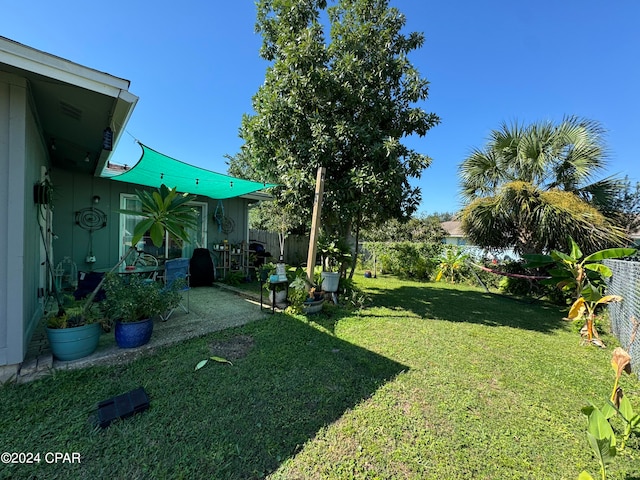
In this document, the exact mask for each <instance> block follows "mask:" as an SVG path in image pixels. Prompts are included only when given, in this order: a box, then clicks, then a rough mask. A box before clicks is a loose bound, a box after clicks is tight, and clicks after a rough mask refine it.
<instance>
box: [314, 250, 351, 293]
mask: <svg viewBox="0 0 640 480" xmlns="http://www.w3.org/2000/svg"><path fill="white" fill-rule="evenodd" d="M318 249H319V250H320V255H321V257H322V273H321V279H322V289H323V290H324V291H325V292H337V291H338V286H339V284H340V270H341V268H342V263H343V262H344V261H345V260H347V259H348V258H349V257H351V253H350V252H349V248H348V247H347V246H346V245H343V244H342V243H340V242H339V241H337V240H332V241H330V242H323V241H321V242H320V244H319V245H318Z"/></svg>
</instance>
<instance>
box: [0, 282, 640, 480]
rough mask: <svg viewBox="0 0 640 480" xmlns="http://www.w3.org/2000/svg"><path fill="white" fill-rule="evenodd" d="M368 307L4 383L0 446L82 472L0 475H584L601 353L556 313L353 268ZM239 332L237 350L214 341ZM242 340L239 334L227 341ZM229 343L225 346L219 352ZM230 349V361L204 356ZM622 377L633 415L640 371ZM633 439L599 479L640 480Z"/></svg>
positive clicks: (283, 319)
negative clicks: (108, 419)
mask: <svg viewBox="0 0 640 480" xmlns="http://www.w3.org/2000/svg"><path fill="white" fill-rule="evenodd" d="M358 283H359V285H360V286H361V287H362V288H364V289H366V290H367V291H368V292H369V293H370V294H371V296H372V297H373V299H374V303H375V305H374V306H373V307H371V308H369V309H367V310H364V311H362V312H359V313H357V312H356V313H353V312H347V311H345V310H342V309H339V308H328V309H326V314H323V315H321V316H314V317H310V318H309V319H310V320H311V321H310V322H309V321H307V320H305V319H304V317H291V316H287V315H284V314H276V315H274V316H272V317H271V316H270V317H269V318H267V319H266V320H265V321H262V322H256V323H253V324H250V325H248V326H246V327H243V328H238V329H233V330H228V331H224V332H220V333H218V334H215V335H210V336H206V337H202V338H199V339H196V340H192V341H188V342H185V343H183V344H181V345H178V346H174V347H170V348H166V349H163V350H160V351H158V352H157V353H156V354H155V355H153V356H149V357H146V358H142V359H139V360H137V361H134V362H133V363H130V364H126V365H118V366H112V367H95V368H89V369H86V370H83V371H72V372H59V373H57V374H56V375H55V376H52V377H49V378H45V379H43V380H40V381H36V382H33V383H30V384H25V385H7V386H5V387H4V388H2V389H0V440H1V442H0V443H1V444H2V450H3V451H17V452H41V453H42V454H44V452H57V451H59V452H79V453H80V454H81V459H82V463H81V464H79V465H77V464H76V465H50V464H46V463H45V462H41V463H40V464H37V465H21V466H20V465H0V478H30V477H32V478H65V479H66V478H131V479H135V478H188V479H192V478H207V479H208V478H214V479H227V478H230V479H248V478H262V477H265V476H270V477H272V478H276V479H295V478H300V479H308V478H318V479H320V478H322V479H324V478H335V479H344V478H380V479H394V478H414V479H469V478H474V479H523V478H531V479H565V478H566V479H575V478H577V475H578V473H579V472H580V471H581V470H583V469H587V470H589V471H590V472H591V473H592V474H596V473H597V472H598V470H597V462H596V461H595V460H594V459H593V457H592V455H591V453H590V451H589V448H588V445H587V440H586V434H585V431H586V420H585V417H584V416H583V415H582V414H581V413H580V408H581V407H582V406H583V405H585V404H586V403H587V401H589V400H591V401H594V402H596V403H598V404H601V403H602V402H603V401H605V400H606V398H607V396H608V395H609V389H610V388H611V386H612V382H613V371H612V369H611V367H610V365H609V360H610V356H611V351H612V347H613V345H614V343H615V342H614V340H613V339H612V338H610V337H605V338H604V339H605V341H607V343H610V344H611V345H610V347H609V348H608V349H607V350H601V349H597V348H594V347H582V346H580V345H579V338H578V335H577V334H576V333H575V332H574V331H572V330H571V328H570V326H569V325H568V324H567V323H566V322H563V321H562V320H561V317H562V315H563V312H561V311H560V310H558V308H556V307H553V306H550V305H545V304H542V303H534V304H529V303H526V302H523V301H516V300H512V299H509V298H505V297H501V296H499V295H493V294H486V293H484V292H483V291H481V290H479V289H474V288H470V287H454V286H448V285H445V284H420V283H412V282H405V281H399V280H396V279H394V278H391V277H382V276H379V277H378V278H377V279H364V278H359V279H358ZM234 340H242V342H239V344H241V345H242V346H243V348H244V349H245V350H244V353H245V355H244V356H243V355H235V354H236V353H238V350H234V349H232V348H230V347H229V345H228V344H227V343H226V342H228V341H234ZM236 343H238V342H236ZM225 349H226V350H225ZM211 354H214V355H220V356H225V355H226V356H227V357H228V358H230V359H231V360H232V362H233V366H229V365H223V364H218V363H209V364H207V365H206V366H205V367H204V368H203V369H202V370H199V371H197V372H195V371H194V367H195V365H196V363H197V362H198V361H199V360H201V359H203V358H205V357H207V356H208V355H211ZM138 386H144V387H145V389H146V390H147V392H148V393H149V395H150V397H151V408H150V409H149V410H148V411H147V412H145V413H143V414H140V415H136V416H135V417H132V418H130V419H127V420H124V421H122V422H117V423H115V424H113V425H112V426H110V427H109V428H108V429H105V430H101V429H97V428H95V427H94V426H93V424H92V422H91V417H92V415H93V414H94V413H95V407H96V404H97V403H98V402H99V401H100V400H104V399H106V398H109V397H111V396H113V395H117V394H120V393H123V392H126V391H128V390H131V389H133V388H136V387H138ZM622 386H623V388H624V390H625V392H626V393H627V395H629V397H630V399H631V401H632V403H633V404H634V406H637V408H640V401H638V382H637V381H636V380H634V379H633V378H632V377H627V376H625V377H624V378H623V383H622ZM637 447H638V441H637V439H635V438H634V439H633V441H632V442H631V444H630V445H629V446H628V447H627V452H626V455H625V456H624V457H622V458H617V459H616V460H615V461H614V463H613V464H612V465H611V477H610V478H616V479H625V478H626V479H632V478H640V458H639V457H638V454H637Z"/></svg>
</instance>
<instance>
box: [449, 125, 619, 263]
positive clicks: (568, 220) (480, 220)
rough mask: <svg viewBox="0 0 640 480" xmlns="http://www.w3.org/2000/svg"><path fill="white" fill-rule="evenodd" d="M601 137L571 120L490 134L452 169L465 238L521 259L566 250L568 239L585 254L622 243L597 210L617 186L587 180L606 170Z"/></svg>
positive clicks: (608, 202) (599, 129)
mask: <svg viewBox="0 0 640 480" xmlns="http://www.w3.org/2000/svg"><path fill="white" fill-rule="evenodd" d="M603 135H604V131H603V129H602V127H601V126H600V125H599V124H598V123H597V122H593V121H590V120H585V119H581V118H578V117H573V116H572V117H566V118H564V119H563V120H562V122H560V123H558V124H554V123H553V122H540V123H535V124H532V125H528V126H524V125H520V124H518V123H514V124H511V125H507V124H503V125H502V126H501V128H500V129H499V130H495V131H493V132H492V133H491V135H490V138H489V141H488V143H487V145H486V146H485V147H484V148H482V149H475V150H473V151H472V153H471V155H469V157H467V158H466V159H465V160H464V161H463V162H462V164H461V166H460V176H461V183H462V195H463V198H464V200H465V203H466V206H465V208H464V209H463V212H462V227H463V229H464V230H465V232H466V234H467V235H468V237H469V238H470V240H471V241H472V242H474V243H476V244H477V245H480V246H484V247H489V248H513V249H514V250H515V251H516V252H518V253H521V254H522V253H538V252H549V251H551V250H554V249H556V250H563V249H566V247H567V244H566V242H567V238H568V237H569V236H570V237H573V238H574V239H576V241H577V242H578V243H580V244H581V245H583V248H584V249H585V250H587V251H588V252H593V251H596V250H599V249H602V248H607V247H612V246H620V245H623V244H624V243H625V242H626V240H627V238H626V235H625V231H624V229H623V228H620V227H619V226H618V224H617V223H616V221H615V220H614V219H611V218H609V217H608V216H606V215H605V214H604V213H603V212H606V211H607V210H608V209H610V208H611V205H612V202H613V200H614V198H615V195H616V191H617V189H618V187H619V184H620V182H619V180H617V179H615V178H605V179H601V180H595V177H596V176H597V175H598V174H599V173H601V171H602V170H603V169H604V168H605V166H606V157H607V152H606V148H605V144H604V139H603Z"/></svg>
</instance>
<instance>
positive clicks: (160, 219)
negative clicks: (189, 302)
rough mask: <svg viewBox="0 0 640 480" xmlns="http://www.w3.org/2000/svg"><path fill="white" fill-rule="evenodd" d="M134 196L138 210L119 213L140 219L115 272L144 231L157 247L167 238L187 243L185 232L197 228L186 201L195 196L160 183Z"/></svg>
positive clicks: (99, 287) (191, 209)
mask: <svg viewBox="0 0 640 480" xmlns="http://www.w3.org/2000/svg"><path fill="white" fill-rule="evenodd" d="M136 196H137V197H138V199H139V200H140V203H141V204H142V210H141V211H135V210H119V212H120V213H125V214H128V215H136V216H138V217H142V219H141V220H140V221H139V222H138V223H137V224H136V226H135V227H134V230H133V238H132V239H131V248H130V249H129V251H128V252H127V253H126V254H125V255H123V257H122V258H121V259H120V261H119V262H118V263H117V264H116V265H114V267H113V268H112V269H111V272H115V271H116V270H117V268H118V267H119V266H120V265H121V264H122V263H123V262H124V261H125V260H126V259H127V257H128V256H129V255H130V254H131V253H133V252H135V251H136V248H135V245H137V244H138V242H139V241H140V240H141V239H142V237H143V236H144V235H145V234H146V233H147V232H149V236H150V237H151V241H152V242H153V245H154V246H156V247H158V248H160V247H161V246H162V244H163V242H164V240H165V239H166V238H167V237H171V238H173V239H176V240H178V241H180V242H188V241H189V234H188V233H187V232H188V230H189V229H196V228H197V213H196V211H195V210H194V209H193V208H191V207H190V206H189V205H188V203H189V202H191V201H193V200H195V199H196V196H195V195H190V194H187V193H178V191H177V189H176V188H168V187H167V186H166V185H164V184H162V185H161V186H160V187H159V188H157V189H156V190H154V191H146V190H136ZM104 281H105V280H104V279H103V280H102V282H100V284H98V286H97V287H96V288H95V290H94V291H93V292H92V293H91V295H89V296H88V298H87V301H86V303H85V309H88V308H89V307H90V305H91V303H92V302H93V299H94V298H95V296H96V294H97V293H98V292H99V291H100V289H101V288H102V285H103V283H104Z"/></svg>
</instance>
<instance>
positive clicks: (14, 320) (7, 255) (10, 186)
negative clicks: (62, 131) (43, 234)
mask: <svg viewBox="0 0 640 480" xmlns="http://www.w3.org/2000/svg"><path fill="white" fill-rule="evenodd" d="M47 165H48V158H47V154H46V149H45V146H44V143H43V141H42V136H41V133H40V131H39V127H38V122H37V118H36V116H35V114H34V113H33V109H32V108H31V100H30V95H29V89H28V84H27V82H26V81H25V80H24V79H23V78H20V77H17V76H15V75H11V74H7V73H3V72H0V225H2V227H3V228H2V229H0V367H3V366H9V365H17V364H19V363H21V362H22V361H23V360H24V355H25V353H26V349H27V344H28V342H29V340H30V339H31V335H32V333H33V330H34V329H35V327H36V325H37V323H38V321H39V319H40V317H41V315H42V297H41V295H40V293H41V290H40V287H41V286H42V281H43V277H44V275H43V272H44V271H46V270H44V268H45V267H43V266H42V265H41V242H40V241H39V238H40V232H39V224H38V207H37V206H36V205H35V204H34V202H33V185H34V184H36V183H38V182H39V181H40V179H41V175H42V170H43V167H46V166H47Z"/></svg>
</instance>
